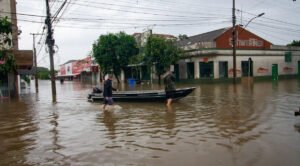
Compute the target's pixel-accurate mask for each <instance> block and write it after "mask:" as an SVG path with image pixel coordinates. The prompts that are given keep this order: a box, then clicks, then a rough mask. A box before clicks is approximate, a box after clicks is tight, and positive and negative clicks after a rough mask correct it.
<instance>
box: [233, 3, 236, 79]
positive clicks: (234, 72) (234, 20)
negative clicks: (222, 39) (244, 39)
mask: <svg viewBox="0 0 300 166" xmlns="http://www.w3.org/2000/svg"><path fill="white" fill-rule="evenodd" d="M235 22H236V16H235V0H233V3H232V56H233V84H236V26H235Z"/></svg>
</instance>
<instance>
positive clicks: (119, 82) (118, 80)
mask: <svg viewBox="0 0 300 166" xmlns="http://www.w3.org/2000/svg"><path fill="white" fill-rule="evenodd" d="M114 75H115V77H116V79H117V81H118V84H120V80H119V77H118V75H116V73H114Z"/></svg>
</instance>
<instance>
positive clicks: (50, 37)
mask: <svg viewBox="0 0 300 166" xmlns="http://www.w3.org/2000/svg"><path fill="white" fill-rule="evenodd" d="M46 8H47V17H46V25H47V27H48V33H47V40H46V44H47V45H48V48H49V57H50V75H51V88H52V102H56V85H55V73H54V61H53V54H54V50H53V45H54V39H53V31H52V23H51V19H50V16H51V14H50V7H49V0H46Z"/></svg>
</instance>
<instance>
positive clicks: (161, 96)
mask: <svg viewBox="0 0 300 166" xmlns="http://www.w3.org/2000/svg"><path fill="white" fill-rule="evenodd" d="M194 89H195V87H190V88H181V89H176V91H174V93H173V99H174V100H179V99H181V98H183V97H186V96H187V95H189V94H190V93H191V92H193V91H194ZM112 97H113V100H114V101H116V102H163V101H166V93H165V91H164V90H154V91H153V90H147V91H118V92H113V96H112ZM88 101H91V102H101V101H103V95H102V94H101V93H91V94H89V95H88Z"/></svg>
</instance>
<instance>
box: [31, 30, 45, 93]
mask: <svg viewBox="0 0 300 166" xmlns="http://www.w3.org/2000/svg"><path fill="white" fill-rule="evenodd" d="M30 35H32V38H33V58H34V67H35V71H34V79H35V92H36V93H39V82H38V75H37V57H36V49H35V36H36V35H43V34H42V33H30Z"/></svg>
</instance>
